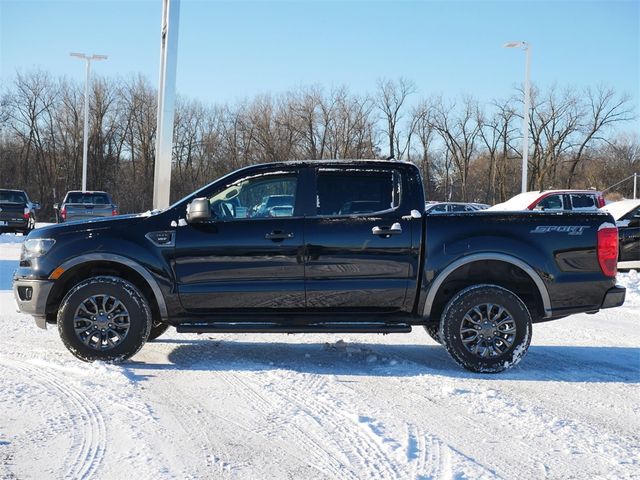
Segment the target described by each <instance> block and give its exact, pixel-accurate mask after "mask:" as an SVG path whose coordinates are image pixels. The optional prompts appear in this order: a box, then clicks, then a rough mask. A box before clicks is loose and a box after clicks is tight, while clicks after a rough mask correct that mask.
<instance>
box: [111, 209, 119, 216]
mask: <svg viewBox="0 0 640 480" xmlns="http://www.w3.org/2000/svg"><path fill="white" fill-rule="evenodd" d="M117 214H118V210H117V209H115V208H114V209H113V210H111V216H112V217H115V216H116V215H117Z"/></svg>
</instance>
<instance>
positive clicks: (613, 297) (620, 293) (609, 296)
mask: <svg viewBox="0 0 640 480" xmlns="http://www.w3.org/2000/svg"><path fill="white" fill-rule="evenodd" d="M626 292H627V289H626V288H624V287H621V286H620V285H616V286H615V287H613V288H610V289H609V290H607V293H606V294H605V296H604V300H603V301H602V306H601V307H600V308H613V307H620V306H621V305H622V304H623V303H624V297H625V294H626Z"/></svg>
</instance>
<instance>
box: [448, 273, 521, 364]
mask: <svg viewBox="0 0 640 480" xmlns="http://www.w3.org/2000/svg"><path fill="white" fill-rule="evenodd" d="M439 333H440V335H439V336H440V338H441V339H442V343H443V344H444V346H445V348H446V349H447V352H449V355H451V357H452V358H453V359H454V360H455V361H456V362H457V363H458V364H460V365H461V366H462V367H464V368H466V369H467V370H471V371H473V372H481V373H497V372H501V371H503V370H507V369H509V368H511V367H513V366H515V365H517V364H518V363H519V362H520V360H522V358H523V357H524V356H525V354H526V353H527V349H528V348H529V343H530V342H531V314H530V313H529V310H528V309H527V306H526V305H525V304H524V302H523V301H522V300H521V299H520V298H519V297H518V296H517V295H516V294H514V293H513V292H511V291H509V290H507V289H506V288H502V287H499V286H497V285H474V286H471V287H467V288H465V289H464V290H462V291H460V292H458V293H457V294H456V295H454V297H453V298H452V299H451V300H450V301H449V303H448V304H447V306H446V307H445V310H444V313H443V314H442V321H441V322H440V332H439Z"/></svg>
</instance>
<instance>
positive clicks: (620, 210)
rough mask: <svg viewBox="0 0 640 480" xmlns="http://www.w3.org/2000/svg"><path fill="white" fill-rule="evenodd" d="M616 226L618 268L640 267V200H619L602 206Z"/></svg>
mask: <svg viewBox="0 0 640 480" xmlns="http://www.w3.org/2000/svg"><path fill="white" fill-rule="evenodd" d="M602 210H604V211H606V212H609V213H610V214H611V215H612V216H613V218H614V220H615V221H616V225H617V227H618V239H619V242H620V247H619V249H620V256H619V261H618V268H640V200H621V201H619V202H614V203H609V204H608V205H605V206H604V207H602Z"/></svg>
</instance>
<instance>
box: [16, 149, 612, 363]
mask: <svg viewBox="0 0 640 480" xmlns="http://www.w3.org/2000/svg"><path fill="white" fill-rule="evenodd" d="M272 192H278V195H290V196H291V205H290V207H293V208H292V209H291V210H290V211H288V212H284V211H283V212H281V213H288V215H281V216H280V215H279V216H274V217H269V216H266V217H265V216H262V214H261V213H260V214H259V213H258V211H259V210H258V209H257V208H256V207H258V206H260V205H261V204H262V203H263V199H264V198H265V196H269V195H271V194H272ZM357 202H360V203H357ZM363 202H367V203H363ZM349 203H351V205H352V206H353V205H354V204H355V205H357V211H358V213H346V214H345V213H339V212H340V211H341V210H342V208H343V206H344V205H347V204H349ZM424 204H425V203H424V192H423V190H422V179H421V178H420V173H419V171H418V169H417V168H416V167H415V166H414V165H412V164H411V163H408V162H393V161H357V162H345V161H322V162H285V163H276V164H266V165H256V166H252V167H247V168H245V169H242V170H238V171H236V172H233V173H231V174H229V175H227V176H225V177H223V178H221V179H219V180H217V181H215V182H213V183H211V184H209V185H207V186H205V187H204V188H202V189H200V190H198V191H196V192H194V193H193V194H191V195H189V196H187V197H185V198H184V199H182V200H180V201H178V202H177V203H175V204H174V205H172V206H170V207H168V208H166V209H165V210H163V211H161V212H155V213H154V212H151V213H147V214H143V215H125V216H121V217H118V218H113V219H97V220H89V221H87V222H73V223H69V224H63V225H54V226H50V227H45V228H40V229H37V230H35V231H34V232H32V233H31V234H30V235H29V237H28V238H27V240H26V241H25V243H24V246H23V253H22V255H21V259H20V266H19V268H18V269H17V271H16V272H15V275H14V283H13V291H14V295H15V298H16V301H17V303H18V306H19V308H20V310H21V311H22V312H24V313H28V314H31V315H33V316H34V317H35V319H36V323H37V325H38V326H40V327H43V328H45V327H46V325H47V324H49V323H57V328H58V331H59V332H60V336H61V338H62V341H63V343H64V344H65V345H66V346H67V348H68V349H69V351H70V352H71V353H72V354H73V355H75V356H76V357H78V358H80V359H82V360H85V361H92V360H106V361H118V360H123V359H126V358H129V357H131V356H132V355H134V354H135V353H136V352H137V351H138V350H140V348H142V346H143V345H144V343H145V342H146V341H147V340H148V339H154V338H157V337H158V336H160V335H161V334H162V333H163V332H164V331H165V330H166V329H167V328H168V326H169V325H173V326H175V327H176V328H177V330H178V332H191V333H194V332H201V333H204V332H207V333H212V334H216V333H222V332H265V333H266V332H287V333H301V332H325V333H326V332H341V333H343V332H354V333H358V332H361V333H365V332H367V333H372V332H376V333H394V332H409V331H411V329H412V327H414V326H420V327H424V328H425V329H426V330H427V332H428V333H429V334H430V335H431V336H432V337H433V338H434V339H435V340H436V341H437V342H440V343H442V344H443V345H444V347H445V348H446V350H447V352H448V353H449V354H450V355H451V357H452V358H453V359H454V360H455V361H456V362H457V363H458V364H460V365H462V366H463V367H465V368H467V369H470V370H473V371H477V372H499V371H502V370H504V369H507V368H510V367H512V366H513V365H515V364H517V363H518V362H519V361H520V360H521V359H522V358H523V356H524V354H525V352H526V351H527V349H528V347H529V342H530V341H531V332H532V324H533V323H535V322H543V321H547V320H553V319H557V318H561V317H565V316H567V315H570V314H573V313H579V312H597V311H598V310H599V309H601V308H610V307H615V306H619V305H622V303H623V302H624V296H625V289H624V288H622V287H618V286H616V263H617V256H618V251H617V248H618V232H617V229H616V227H615V225H613V221H614V220H613V218H612V217H611V215H609V214H607V213H604V212H599V211H595V212H583V213H562V214H557V213H553V214H547V213H544V212H516V213H513V212H487V211H480V212H476V213H474V214H473V215H424ZM230 205H231V207H233V208H231V207H230ZM281 207H282V206H281ZM285 207H286V205H285Z"/></svg>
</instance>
